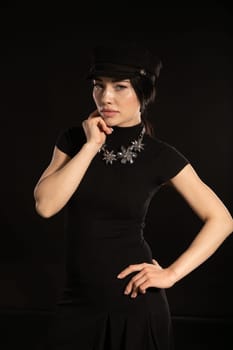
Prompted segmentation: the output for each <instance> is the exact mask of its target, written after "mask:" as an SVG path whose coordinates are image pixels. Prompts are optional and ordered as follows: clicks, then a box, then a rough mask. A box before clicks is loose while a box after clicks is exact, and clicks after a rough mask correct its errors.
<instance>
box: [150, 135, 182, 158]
mask: <svg viewBox="0 0 233 350" xmlns="http://www.w3.org/2000/svg"><path fill="white" fill-rule="evenodd" d="M146 138H147V142H148V145H149V146H150V148H151V149H152V150H153V152H155V154H156V155H157V156H162V155H165V154H167V153H178V154H180V155H182V153H181V151H180V150H179V149H178V148H177V147H176V146H175V145H173V144H170V143H168V142H167V141H164V140H162V139H161V138H159V137H156V136H153V137H152V136H149V135H147V137H146Z"/></svg>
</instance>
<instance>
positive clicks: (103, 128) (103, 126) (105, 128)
mask: <svg viewBox="0 0 233 350" xmlns="http://www.w3.org/2000/svg"><path fill="white" fill-rule="evenodd" d="M97 125H98V127H99V129H100V130H101V131H103V132H105V133H106V134H111V133H112V132H113V129H112V128H110V127H108V126H107V124H106V123H105V121H104V120H103V119H102V118H100V119H99V122H98V124H97Z"/></svg>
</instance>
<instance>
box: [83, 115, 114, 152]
mask: <svg viewBox="0 0 233 350" xmlns="http://www.w3.org/2000/svg"><path fill="white" fill-rule="evenodd" d="M82 126H83V129H84V131H85V134H86V138H87V143H94V144H96V145H97V146H99V147H100V146H102V145H103V143H104V142H105V140H106V135H109V134H111V133H112V131H113V129H112V128H109V127H108V126H107V124H106V123H105V121H104V120H103V118H102V117H101V116H100V114H99V112H98V110H95V111H94V112H92V113H91V114H90V115H89V117H88V118H87V119H85V120H84V121H83V122H82Z"/></svg>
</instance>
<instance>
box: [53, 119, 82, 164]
mask: <svg viewBox="0 0 233 350" xmlns="http://www.w3.org/2000/svg"><path fill="white" fill-rule="evenodd" d="M85 142H86V137H85V133H84V130H83V128H82V127H81V126H75V127H70V128H67V129H65V130H61V131H60V132H59V134H58V136H57V139H56V142H55V145H56V146H57V148H58V149H59V150H61V151H62V152H64V153H66V154H68V156H70V157H71V158H72V157H74V156H75V154H77V153H78V152H79V151H80V149H81V147H82V146H83V144H84V143H85Z"/></svg>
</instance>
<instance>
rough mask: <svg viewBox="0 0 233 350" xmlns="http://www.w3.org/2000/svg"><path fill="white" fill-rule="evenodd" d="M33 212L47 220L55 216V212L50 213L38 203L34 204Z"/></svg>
mask: <svg viewBox="0 0 233 350" xmlns="http://www.w3.org/2000/svg"><path fill="white" fill-rule="evenodd" d="M35 210H36V212H37V214H38V215H40V216H41V217H42V218H44V219H49V218H51V217H52V216H54V215H55V214H56V212H54V211H52V210H51V209H50V208H48V207H47V206H43V205H41V204H40V203H39V202H36V204H35Z"/></svg>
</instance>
